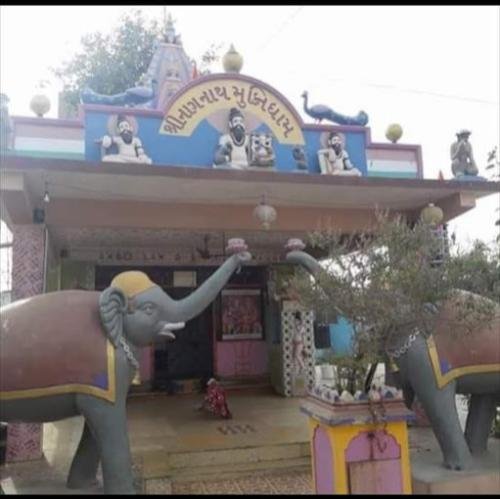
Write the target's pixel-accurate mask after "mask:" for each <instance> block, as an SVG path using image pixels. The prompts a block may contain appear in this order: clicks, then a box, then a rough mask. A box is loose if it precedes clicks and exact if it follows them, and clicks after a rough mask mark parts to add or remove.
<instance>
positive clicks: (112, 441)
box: [78, 395, 135, 495]
mask: <svg viewBox="0 0 500 500" xmlns="http://www.w3.org/2000/svg"><path fill="white" fill-rule="evenodd" d="M78 405H79V408H80V409H81V412H82V413H83V415H84V417H85V419H86V420H87V422H88V424H89V427H90V429H91V431H92V434H93V435H94V438H95V440H96V442H97V445H98V447H99V453H100V456H101V463H102V476H103V482H104V493H105V494H113V495H117V494H132V495H133V494H135V489H134V486H133V477H132V458H131V454H130V447H129V440H128V432H127V415H126V408H125V401H121V402H117V403H115V404H111V403H108V402H107V401H100V400H97V399H96V398H94V397H92V396H87V395H79V400H78Z"/></svg>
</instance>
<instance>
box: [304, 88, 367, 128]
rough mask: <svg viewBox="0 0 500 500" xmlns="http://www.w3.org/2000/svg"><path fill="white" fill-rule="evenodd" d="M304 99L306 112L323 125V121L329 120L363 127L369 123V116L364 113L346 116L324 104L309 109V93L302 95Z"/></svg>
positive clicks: (305, 92)
mask: <svg viewBox="0 0 500 500" xmlns="http://www.w3.org/2000/svg"><path fill="white" fill-rule="evenodd" d="M302 98H303V99H304V111H305V112H306V113H307V114H308V115H309V116H310V117H311V118H314V119H315V120H316V121H317V122H318V123H321V121H322V120H328V121H331V122H333V123H338V124H339V125H361V126H363V127H364V126H365V125H366V124H367V123H368V115H367V114H366V113H365V112H364V111H360V112H359V113H358V114H357V115H356V116H346V115H342V114H340V113H337V112H336V111H334V110H333V109H332V108H330V107H328V106H325V105H324V104H316V105H315V106H311V107H310V108H309V107H308V105H307V98H308V93H307V91H304V92H303V93H302Z"/></svg>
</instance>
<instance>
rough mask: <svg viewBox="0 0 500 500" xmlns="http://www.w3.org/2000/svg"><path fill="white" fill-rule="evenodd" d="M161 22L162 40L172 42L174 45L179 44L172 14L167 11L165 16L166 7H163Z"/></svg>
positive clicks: (178, 36)
mask: <svg viewBox="0 0 500 500" xmlns="http://www.w3.org/2000/svg"><path fill="white" fill-rule="evenodd" d="M163 20H164V21H163V22H164V36H163V38H164V41H165V42H166V43H174V44H176V45H181V41H180V38H181V37H180V35H176V34H175V27H174V22H175V21H174V20H173V19H172V14H171V13H170V12H169V13H168V16H167V9H166V7H164V8H163Z"/></svg>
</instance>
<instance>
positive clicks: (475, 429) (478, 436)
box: [465, 394, 497, 455]
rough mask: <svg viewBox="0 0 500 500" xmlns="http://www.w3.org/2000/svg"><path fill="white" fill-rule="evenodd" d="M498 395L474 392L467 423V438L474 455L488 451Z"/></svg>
mask: <svg viewBox="0 0 500 500" xmlns="http://www.w3.org/2000/svg"><path fill="white" fill-rule="evenodd" d="M496 400H497V396H496V395H494V394H472V395H471V400H470V406H469V414H468V415H467V423H466V424H465V439H466V441H467V444H468V445H469V449H470V451H471V453H472V454H473V455H476V454H480V453H483V452H485V451H486V445H487V443H488V436H489V433H490V430H491V423H492V421H493V418H494V417H495V412H496Z"/></svg>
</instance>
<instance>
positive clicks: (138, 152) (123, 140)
mask: <svg viewBox="0 0 500 500" xmlns="http://www.w3.org/2000/svg"><path fill="white" fill-rule="evenodd" d="M116 131H117V133H118V135H114V136H109V135H105V136H103V137H102V139H101V141H100V142H101V145H102V148H103V149H104V150H108V149H109V148H111V147H112V146H116V148H117V150H118V153H117V154H104V155H103V156H102V161H112V162H119V163H148V164H151V163H152V161H151V158H149V157H148V156H146V154H145V153H144V149H143V147H142V142H141V140H140V139H139V138H138V137H134V130H133V127H132V124H131V122H130V121H129V120H128V118H127V117H126V116H123V115H119V116H118V118H117V119H116Z"/></svg>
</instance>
